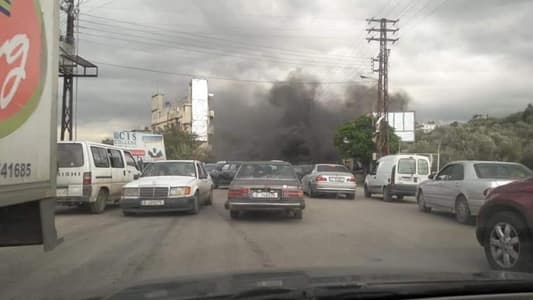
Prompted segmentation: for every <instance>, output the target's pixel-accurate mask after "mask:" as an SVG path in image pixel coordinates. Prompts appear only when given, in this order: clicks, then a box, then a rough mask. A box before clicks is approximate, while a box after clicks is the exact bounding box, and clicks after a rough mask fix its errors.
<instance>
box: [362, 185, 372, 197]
mask: <svg viewBox="0 0 533 300" xmlns="http://www.w3.org/2000/svg"><path fill="white" fill-rule="evenodd" d="M363 191H364V194H365V198H370V197H372V194H371V193H370V191H369V190H368V187H367V186H366V184H365V186H364V187H363Z"/></svg>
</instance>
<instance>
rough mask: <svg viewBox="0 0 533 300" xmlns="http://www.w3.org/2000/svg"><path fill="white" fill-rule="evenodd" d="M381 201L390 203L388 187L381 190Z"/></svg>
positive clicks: (390, 196) (390, 197)
mask: <svg viewBox="0 0 533 300" xmlns="http://www.w3.org/2000/svg"><path fill="white" fill-rule="evenodd" d="M383 201H387V202H391V201H392V195H391V194H390V190H389V186H385V187H384V188H383Z"/></svg>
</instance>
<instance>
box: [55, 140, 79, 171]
mask: <svg viewBox="0 0 533 300" xmlns="http://www.w3.org/2000/svg"><path fill="white" fill-rule="evenodd" d="M57 166H58V167H59V168H76V167H81V166H83V149H82V147H81V144H57Z"/></svg>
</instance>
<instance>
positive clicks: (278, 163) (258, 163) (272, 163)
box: [240, 160, 291, 166]
mask: <svg viewBox="0 0 533 300" xmlns="http://www.w3.org/2000/svg"><path fill="white" fill-rule="evenodd" d="M240 163H242V164H247V165H287V166H289V165H291V164H290V163H288V162H286V161H281V160H280V161H278V160H276V161H272V160H265V161H262V160H258V161H243V162H240Z"/></svg>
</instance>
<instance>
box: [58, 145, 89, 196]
mask: <svg viewBox="0 0 533 300" xmlns="http://www.w3.org/2000/svg"><path fill="white" fill-rule="evenodd" d="M87 161H88V160H87V153H86V151H85V149H84V147H83V144H81V143H58V144H57V167H58V171H57V186H56V196H57V197H79V196H82V195H83V173H84V172H89V167H88V164H87Z"/></svg>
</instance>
